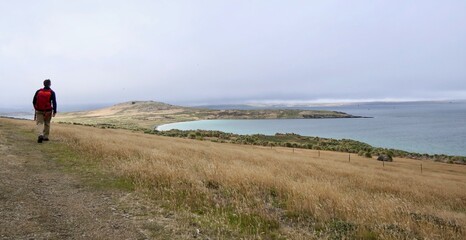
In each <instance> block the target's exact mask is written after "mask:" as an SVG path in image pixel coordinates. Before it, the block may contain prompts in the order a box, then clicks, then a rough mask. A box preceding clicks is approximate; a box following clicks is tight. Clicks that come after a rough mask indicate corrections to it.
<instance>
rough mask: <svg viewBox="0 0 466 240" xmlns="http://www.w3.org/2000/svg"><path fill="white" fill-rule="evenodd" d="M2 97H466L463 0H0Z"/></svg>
mask: <svg viewBox="0 0 466 240" xmlns="http://www.w3.org/2000/svg"><path fill="white" fill-rule="evenodd" d="M0 20H1V21H0V30H1V31H0V79H1V82H2V85H3V89H2V92H1V95H0V106H5V105H25V104H26V105H27V104H30V102H31V101H32V96H33V94H34V92H35V90H37V89H38V88H40V87H41V86H42V81H43V80H44V79H46V78H50V79H51V80H52V88H53V89H54V90H55V91H56V92H57V97H58V102H59V104H60V103H61V104H80V103H82V104H89V103H117V102H123V101H130V100H155V101H163V102H169V103H175V104H186V105H189V104H204V103H210V104H220V103H245V102H268V101H275V102H277V101H343V100H344V101H347V100H367V99H369V100H374V99H379V100H397V99H400V100H416V99H421V100H425V99H466V1H463V0H443V1H438V0H433V1H430V0H417V1H416V0H412V1H406V0H386V1H376V0H364V1H358V0H352V1H346V0H341V1H331V0H321V1H317V0H315V1H311V0H306V1H292V0H286V1H284V0H281V1H273V0H263V1H253V0H250V1H240V0H235V1H233V0H232V1H227V0H212V1H195V0H189V1H176V0H166V1H157V0H153V1H150V0H148V1H136V0H127V1H116V0H102V1H98V0H89V1H85V0H80V1H71V0H70V1H63V0H56V1H42V0H29V1H26V0H14V1H13V0H11V1H9V0H0Z"/></svg>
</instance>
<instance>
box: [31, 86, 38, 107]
mask: <svg viewBox="0 0 466 240" xmlns="http://www.w3.org/2000/svg"><path fill="white" fill-rule="evenodd" d="M38 92H39V90H37V91H36V93H35V94H34V97H33V98H32V106H34V109H36V102H37V93H38Z"/></svg>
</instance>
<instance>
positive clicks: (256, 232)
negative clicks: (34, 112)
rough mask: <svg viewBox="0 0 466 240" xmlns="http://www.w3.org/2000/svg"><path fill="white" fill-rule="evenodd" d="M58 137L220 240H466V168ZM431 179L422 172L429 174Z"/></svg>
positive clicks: (79, 132)
mask: <svg viewBox="0 0 466 240" xmlns="http://www.w3.org/2000/svg"><path fill="white" fill-rule="evenodd" d="M53 131H54V132H53V136H54V137H55V138H58V141H60V142H62V143H65V144H68V145H70V146H72V147H73V148H75V149H76V150H77V151H79V152H80V153H81V155H82V156H83V157H85V158H86V159H88V161H93V162H97V163H98V164H99V165H100V166H101V167H102V168H103V169H106V171H111V172H114V173H116V174H118V175H119V176H121V177H123V178H126V179H130V180H131V181H132V182H133V183H134V184H135V185H136V187H137V188H138V189H141V190H144V191H147V192H149V193H151V196H152V197H153V198H154V199H156V200H157V201H158V202H159V203H160V205H161V206H163V207H165V208H167V209H171V210H175V211H177V212H183V213H186V216H189V217H188V219H187V221H189V224H190V226H195V227H196V228H200V229H201V233H204V234H206V235H209V236H214V237H218V238H240V237H242V238H248V239H282V238H286V239H317V238H324V239H325V238H328V239H340V238H360V239H376V238H382V239H406V238H409V239H412V238H418V239H419V238H428V239H461V238H462V237H463V236H464V235H465V234H466V233H465V227H464V226H466V167H465V166H462V165H449V164H443V163H437V162H431V161H417V160H410V159H401V158H395V159H394V162H392V163H384V166H383V165H382V162H379V161H376V160H375V159H368V158H364V157H359V156H357V155H356V154H352V155H351V162H348V153H338V152H325V151H320V157H318V154H317V151H314V150H306V149H295V150H294V152H293V150H292V149H289V148H273V149H271V148H270V147H258V146H244V145H234V144H221V143H213V142H207V141H196V140H188V139H178V138H169V137H162V136H155V135H148V134H142V133H133V132H129V131H125V130H109V129H97V128H90V127H83V126H67V125H54V128H53ZM421 164H422V167H423V171H422V173H421V170H420V165H421Z"/></svg>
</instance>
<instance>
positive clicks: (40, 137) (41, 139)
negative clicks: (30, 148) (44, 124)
mask: <svg viewBox="0 0 466 240" xmlns="http://www.w3.org/2000/svg"><path fill="white" fill-rule="evenodd" d="M42 141H44V137H43V136H42V135H40V136H39V137H38V138H37V142H38V143H42Z"/></svg>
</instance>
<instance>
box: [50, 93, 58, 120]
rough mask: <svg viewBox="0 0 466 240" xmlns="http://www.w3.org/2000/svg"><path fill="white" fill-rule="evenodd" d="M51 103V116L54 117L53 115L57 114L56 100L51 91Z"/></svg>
mask: <svg viewBox="0 0 466 240" xmlns="http://www.w3.org/2000/svg"><path fill="white" fill-rule="evenodd" d="M51 101H52V106H53V116H54V117H55V114H57V98H56V96H55V92H54V91H52V96H51Z"/></svg>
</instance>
